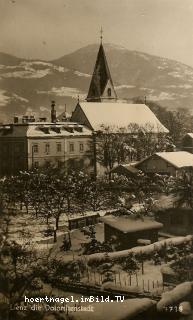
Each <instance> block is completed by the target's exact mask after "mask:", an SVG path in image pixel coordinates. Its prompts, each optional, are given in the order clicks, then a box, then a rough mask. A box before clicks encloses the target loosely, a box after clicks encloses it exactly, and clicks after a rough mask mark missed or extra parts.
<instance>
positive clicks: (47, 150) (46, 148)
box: [45, 143, 50, 154]
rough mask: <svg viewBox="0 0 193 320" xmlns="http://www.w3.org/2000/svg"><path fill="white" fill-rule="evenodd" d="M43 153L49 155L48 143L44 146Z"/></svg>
mask: <svg viewBox="0 0 193 320" xmlns="http://www.w3.org/2000/svg"><path fill="white" fill-rule="evenodd" d="M45 153H46V154H49V153H50V144H49V143H46V144H45Z"/></svg>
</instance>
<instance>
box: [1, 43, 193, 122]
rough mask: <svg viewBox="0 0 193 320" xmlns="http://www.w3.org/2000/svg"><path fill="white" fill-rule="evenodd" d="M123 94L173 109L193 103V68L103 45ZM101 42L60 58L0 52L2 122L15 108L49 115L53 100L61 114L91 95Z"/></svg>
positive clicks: (125, 97)
mask: <svg viewBox="0 0 193 320" xmlns="http://www.w3.org/2000/svg"><path fill="white" fill-rule="evenodd" d="M104 48H105V52H106V55H107V59H108V63H109V67H110V70H111V75H112V78H113V80H114V84H115V88H116V91H117V95H118V97H119V98H120V99H128V100H132V98H133V97H136V96H141V97H144V96H147V100H148V99H149V100H153V101H156V102H158V103H159V104H161V105H163V106H166V107H168V108H172V109H177V108H179V107H185V108H187V109H191V108H192V105H193V90H192V89H193V68H191V67H189V66H187V65H184V64H182V63H180V62H177V61H173V60H169V59H166V58H161V57H156V56H152V55H149V54H146V53H142V52H137V51H129V50H127V49H125V48H122V47H119V46H116V45H112V44H104ZM97 52H98V45H89V46H87V47H84V48H81V49H79V50H77V51H75V52H73V53H71V54H68V55H65V56H63V57H61V58H59V59H57V60H53V61H50V62H48V61H42V60H24V59H19V58H16V57H13V56H10V55H7V54H4V53H0V108H1V109H0V110H1V118H0V121H4V120H9V119H10V118H11V117H12V116H13V114H14V113H17V114H23V113H26V112H28V113H31V112H34V113H35V115H42V114H45V115H46V116H49V110H50V101H51V100H52V99H55V100H56V103H57V111H58V113H61V112H62V111H63V110H64V105H65V103H66V104H67V110H68V112H71V111H72V109H73V108H74V107H75V105H76V101H77V97H78V95H79V97H80V99H84V98H85V97H86V94H87V91H88V87H89V83H90V80H91V74H92V72H93V68H94V64H95V60H96V55H97Z"/></svg>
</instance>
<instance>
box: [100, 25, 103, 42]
mask: <svg viewBox="0 0 193 320" xmlns="http://www.w3.org/2000/svg"><path fill="white" fill-rule="evenodd" d="M100 34H101V35H100V39H101V44H102V43H103V28H102V27H101V29H100Z"/></svg>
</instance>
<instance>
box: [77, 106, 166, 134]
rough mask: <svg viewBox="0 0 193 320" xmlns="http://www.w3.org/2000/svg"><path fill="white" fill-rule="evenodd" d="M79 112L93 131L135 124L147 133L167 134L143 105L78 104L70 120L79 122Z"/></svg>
mask: <svg viewBox="0 0 193 320" xmlns="http://www.w3.org/2000/svg"><path fill="white" fill-rule="evenodd" d="M81 112H82V113H83V115H84V117H85V119H87V121H88V123H89V124H90V127H92V129H94V130H100V129H101V126H102V125H105V126H113V127H116V128H120V127H121V128H127V127H128V126H129V125H130V124H137V125H138V126H140V127H144V128H145V129H146V130H147V131H151V132H152V131H153V132H168V130H167V129H166V128H165V127H164V126H163V125H162V124H161V122H160V121H159V120H158V119H157V118H156V116H155V114H154V113H153V112H152V111H151V110H150V109H149V108H148V107H147V106H146V105H145V104H129V103H122V102H80V103H79V104H78V105H77V106H76V109H75V111H74V113H73V115H72V120H73V121H77V122H78V121H80V120H81V119H80V113H81ZM83 124H86V123H83Z"/></svg>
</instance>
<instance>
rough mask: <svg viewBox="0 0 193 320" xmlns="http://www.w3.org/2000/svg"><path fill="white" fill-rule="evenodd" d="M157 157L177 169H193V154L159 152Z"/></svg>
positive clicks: (185, 152)
mask: <svg viewBox="0 0 193 320" xmlns="http://www.w3.org/2000/svg"><path fill="white" fill-rule="evenodd" d="M156 155H157V156H158V157H160V158H162V159H164V160H166V161H167V162H169V163H170V164H172V165H173V166H174V167H176V168H183V167H193V154H192V153H189V152H187V151H174V152H157V153H156Z"/></svg>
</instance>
